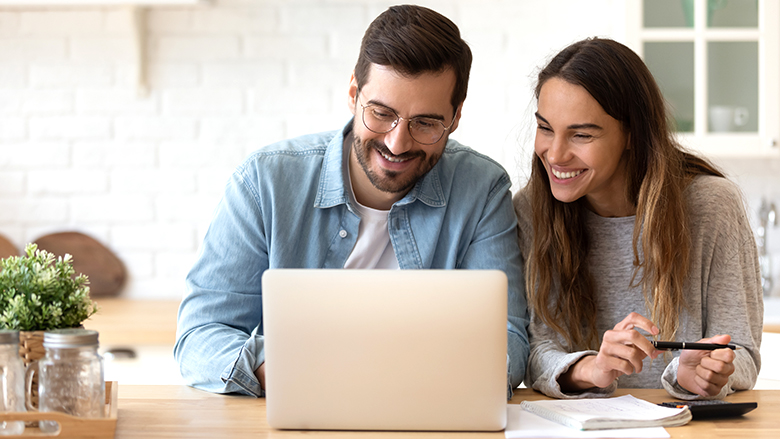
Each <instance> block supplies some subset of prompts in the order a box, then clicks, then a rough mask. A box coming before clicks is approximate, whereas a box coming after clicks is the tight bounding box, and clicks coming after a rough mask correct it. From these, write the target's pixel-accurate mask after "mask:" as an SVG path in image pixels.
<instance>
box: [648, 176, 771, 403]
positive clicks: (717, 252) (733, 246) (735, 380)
mask: <svg viewBox="0 0 780 439" xmlns="http://www.w3.org/2000/svg"><path fill="white" fill-rule="evenodd" d="M703 184H706V185H707V186H708V190H706V191H703V190H700V189H699V188H701V186H702V185H703ZM689 189H690V190H699V191H700V192H701V194H700V195H696V196H691V198H693V199H694V201H693V202H692V205H691V208H692V212H691V214H692V215H695V216H697V217H698V218H692V219H694V220H698V222H699V227H698V230H699V231H700V232H699V234H698V236H694V237H692V245H693V250H694V251H692V254H700V255H701V257H700V260H698V261H692V263H691V265H692V269H695V270H696V271H694V272H693V273H692V275H694V274H695V275H697V276H700V277H701V300H702V307H701V313H702V334H701V338H708V337H712V336H714V335H719V334H728V335H730V336H731V340H732V341H731V342H732V344H735V345H737V346H739V347H741V349H737V350H736V352H735V353H736V357H735V359H734V369H735V370H734V373H733V374H732V375H731V376H730V377H729V380H728V383H727V384H726V385H725V386H724V387H723V389H721V392H720V394H718V395H717V396H715V397H712V398H711V399H722V398H723V397H725V396H726V395H729V394H731V393H734V392H736V391H737V390H747V389H752V388H753V386H754V385H755V383H756V379H757V378H758V372H759V370H760V369H761V355H760V353H759V349H760V347H761V333H762V331H763V316H764V303H763V292H762V289H761V275H760V272H759V264H758V251H757V249H756V242H755V239H754V237H753V232H752V229H751V227H750V223H749V221H748V218H747V215H746V212H745V208H744V206H743V202H742V197H741V195H740V193H739V191H738V189H737V187H736V185H734V184H733V183H731V182H729V181H728V180H726V179H724V178H717V177H708V178H699V179H697V182H696V183H694V184H692V185H691V187H690V188H689ZM694 252H695V253H694ZM697 280H698V279H697ZM678 366H679V358H675V359H674V360H673V361H672V362H671V363H670V364H669V365H668V366H667V367H666V370H665V371H664V374H663V377H662V384H663V386H664V388H665V389H666V390H667V391H668V392H669V394H670V395H672V396H674V397H677V398H680V399H700V398H701V397H699V396H698V395H694V394H692V393H690V392H688V391H686V390H685V389H683V388H681V387H680V386H679V384H678V383H677V368H678Z"/></svg>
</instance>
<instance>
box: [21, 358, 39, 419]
mask: <svg viewBox="0 0 780 439" xmlns="http://www.w3.org/2000/svg"><path fill="white" fill-rule="evenodd" d="M37 374H38V361H33V362H32V363H30V364H28V365H27V370H26V371H25V372H24V393H25V395H24V405H25V406H27V411H29V412H37V411H38V409H37V408H35V407H34V406H33V404H32V398H33V393H32V392H33V389H32V387H33V379H35V375H37Z"/></svg>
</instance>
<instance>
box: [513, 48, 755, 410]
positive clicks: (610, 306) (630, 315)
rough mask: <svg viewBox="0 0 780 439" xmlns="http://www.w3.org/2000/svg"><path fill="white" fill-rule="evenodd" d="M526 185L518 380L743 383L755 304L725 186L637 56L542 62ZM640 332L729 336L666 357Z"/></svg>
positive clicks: (733, 191) (520, 208) (746, 229)
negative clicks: (523, 357)
mask: <svg viewBox="0 0 780 439" xmlns="http://www.w3.org/2000/svg"><path fill="white" fill-rule="evenodd" d="M535 94H536V98H537V102H538V111H537V112H536V120H537V124H538V128H537V131H536V139H535V142H534V149H535V153H536V154H535V156H534V160H533V170H532V175H531V178H530V181H529V183H528V185H527V186H526V187H525V188H524V189H523V190H522V191H520V192H519V193H518V194H516V195H515V197H514V203H515V210H516V212H517V215H518V220H519V225H520V242H521V246H522V249H523V256H524V258H525V261H526V264H527V270H526V282H527V286H528V288H527V290H528V294H529V303H530V304H531V308H532V310H533V311H532V321H531V328H530V329H531V357H530V360H529V362H530V365H529V370H528V374H527V376H526V382H527V384H528V385H529V387H533V388H534V389H536V390H539V391H541V392H543V393H545V394H547V395H549V396H553V397H558V398H566V397H581V396H607V395H609V394H611V393H612V392H614V390H615V389H616V388H617V387H618V386H620V387H644V388H660V387H661V386H663V387H664V388H665V389H666V390H667V391H668V392H669V393H670V394H671V395H672V396H674V397H677V398H681V399H695V398H722V397H724V396H725V395H727V394H729V393H732V392H734V391H735V390H739V389H749V388H751V387H752V386H753V385H754V384H755V381H756V376H757V374H758V370H759V368H760V356H759V346H760V343H761V331H762V319H763V301H762V295H761V287H760V275H759V271H758V263H757V259H758V257H757V252H756V246H755V241H754V239H753V235H752V232H751V229H750V226H749V223H748V220H747V218H746V215H745V211H744V207H743V202H742V199H741V196H740V193H739V190H738V189H737V187H736V186H735V185H734V184H732V183H731V182H730V181H728V180H727V179H726V178H724V176H723V174H722V173H721V172H720V171H718V170H717V169H716V168H715V167H714V166H713V165H712V164H710V163H709V162H708V161H706V160H704V159H702V158H700V157H696V156H695V155H692V154H690V153H687V152H685V151H683V149H682V148H681V147H680V145H679V144H677V143H676V141H675V139H674V135H673V133H672V132H671V131H670V127H669V125H668V123H667V118H666V117H667V115H666V112H665V106H664V100H663V97H662V95H661V92H660V90H659V88H658V86H657V85H656V83H655V80H654V79H653V77H652V75H651V74H650V72H649V70H648V69H647V67H646V66H645V65H644V63H643V62H642V61H641V59H640V58H639V57H638V56H637V55H636V54H635V53H633V52H632V51H631V50H630V49H628V48H627V47H625V46H623V45H621V44H619V43H617V42H615V41H612V40H607V39H588V40H583V41H580V42H578V43H575V44H573V45H571V46H569V47H567V48H566V49H564V50H563V51H561V52H560V53H559V54H558V55H556V56H555V57H554V58H553V60H552V61H551V62H550V63H549V64H548V65H547V66H546V67H545V68H544V69H543V70H542V71H541V72H540V73H539V77H538V84H537V86H536V90H535ZM650 339H656V340H677V341H688V342H691V341H702V342H709V343H722V344H726V343H733V344H736V345H737V346H739V347H740V348H739V349H737V350H731V349H717V350H713V351H693V350H684V351H675V352H674V353H670V352H667V353H665V352H663V351H659V350H656V349H654V348H653V345H652V344H651V342H650Z"/></svg>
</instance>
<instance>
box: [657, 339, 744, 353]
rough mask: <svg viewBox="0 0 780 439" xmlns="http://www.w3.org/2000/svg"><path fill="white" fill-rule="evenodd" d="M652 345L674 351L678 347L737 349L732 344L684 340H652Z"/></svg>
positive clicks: (704, 349)
mask: <svg viewBox="0 0 780 439" xmlns="http://www.w3.org/2000/svg"><path fill="white" fill-rule="evenodd" d="M651 343H653V346H655V348H656V349H660V350H671V351H676V350H678V349H696V350H699V351H714V350H715V349H726V348H728V349H732V350H733V349H737V346H735V345H733V344H717V343H689V342H685V341H652V342H651Z"/></svg>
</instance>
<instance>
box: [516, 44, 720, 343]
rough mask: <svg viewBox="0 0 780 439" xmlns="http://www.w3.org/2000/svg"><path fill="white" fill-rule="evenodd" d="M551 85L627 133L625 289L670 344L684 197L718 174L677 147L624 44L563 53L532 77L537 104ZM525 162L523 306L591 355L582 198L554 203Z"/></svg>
mask: <svg viewBox="0 0 780 439" xmlns="http://www.w3.org/2000/svg"><path fill="white" fill-rule="evenodd" d="M550 78H559V79H563V80H565V81H567V82H569V83H570V84H574V85H579V86H582V87H583V88H585V89H586V90H587V91H588V93H590V95H591V96H593V98H594V99H596V101H597V102H598V103H599V104H600V105H601V107H602V108H603V109H604V111H605V112H606V113H607V114H609V115H610V116H612V117H613V118H615V119H616V120H618V121H619V122H621V124H622V126H623V128H624V130H625V132H626V133H627V134H628V139H629V140H628V141H629V149H628V151H627V154H628V160H627V162H628V164H627V166H628V169H627V171H628V172H627V175H628V177H627V178H628V181H627V184H626V196H627V197H628V200H630V202H631V203H632V204H633V205H634V207H635V208H636V220H635V223H634V235H633V242H632V244H633V252H634V261H633V264H634V275H633V278H632V285H638V286H641V289H642V291H643V293H644V296H645V303H646V304H647V311H649V313H650V315H649V316H648V317H649V318H650V319H651V320H652V321H653V322H654V323H655V324H656V325H657V326H658V328H659V329H660V331H661V332H660V336H661V337H662V338H664V339H669V340H673V339H674V335H675V333H676V332H677V329H678V322H679V317H680V313H681V312H682V311H683V309H684V308H685V306H686V304H685V299H684V291H683V287H684V282H685V278H686V275H687V274H688V270H689V266H690V265H689V259H688V258H689V254H690V246H691V238H690V231H689V229H688V212H687V210H686V205H685V198H684V194H683V192H684V190H685V188H686V187H687V185H688V183H689V182H690V181H691V179H692V178H693V177H695V176H696V175H702V174H706V175H716V176H720V177H723V174H722V173H721V172H720V171H719V170H718V169H717V168H716V167H715V166H714V165H712V164H711V163H710V162H708V161H707V160H705V159H703V158H700V157H697V156H695V155H693V154H690V153H688V152H685V151H684V150H683V149H682V148H681V146H680V145H679V144H678V143H677V141H676V140H675V139H674V135H673V133H672V132H671V130H670V128H669V123H668V122H667V112H666V107H665V101H664V99H663V95H662V94H661V91H660V89H659V88H658V85H657V84H656V82H655V80H654V79H653V76H652V74H651V73H650V71H649V70H648V69H647V67H646V66H645V64H644V63H643V62H642V60H641V59H640V58H639V57H638V56H637V55H636V54H635V53H634V52H633V51H631V49H629V48H627V47H626V46H624V45H622V44H620V43H617V42H615V41H612V40H608V39H595V38H594V39H587V40H583V41H580V42H577V43H575V44H573V45H571V46H569V47H567V48H566V49H564V50H563V51H561V52H560V53H558V54H557V55H556V56H555V57H554V58H553V59H552V61H550V63H549V64H548V65H547V66H546V67H545V68H544V69H543V70H542V71H541V72H540V73H539V76H538V82H537V86H536V90H535V93H536V98H537V99H538V98H539V93H540V91H541V88H542V86H543V85H544V84H545V82H546V81H547V80H549V79H550ZM533 161H534V162H533V166H532V171H531V178H530V180H529V183H528V186H529V193H530V198H531V209H532V223H533V243H532V249H531V254H530V257H529V258H528V262H527V267H526V283H527V291H528V295H529V302H530V303H531V305H532V307H533V309H534V312H535V313H536V315H537V316H538V317H539V318H540V319H541V320H542V321H543V322H544V323H545V324H546V325H547V326H549V327H550V328H552V329H554V330H555V331H556V332H557V333H559V334H560V335H561V336H562V337H563V339H564V340H565V341H566V342H567V343H568V345H569V346H570V348H572V349H584V348H592V349H597V348H598V345H599V340H598V334H597V329H596V320H597V304H596V291H594V286H593V279H592V277H591V275H590V272H589V270H588V251H589V238H588V234H587V229H586V227H585V209H586V207H585V201H584V199H580V200H578V201H575V202H572V203H563V202H560V201H558V200H556V199H555V198H554V197H553V195H552V192H551V190H550V182H549V179H548V176H547V172H546V170H545V168H544V164H543V163H542V161H541V159H540V158H539V157H537V156H534V159H533ZM615 323H617V322H615Z"/></svg>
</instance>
